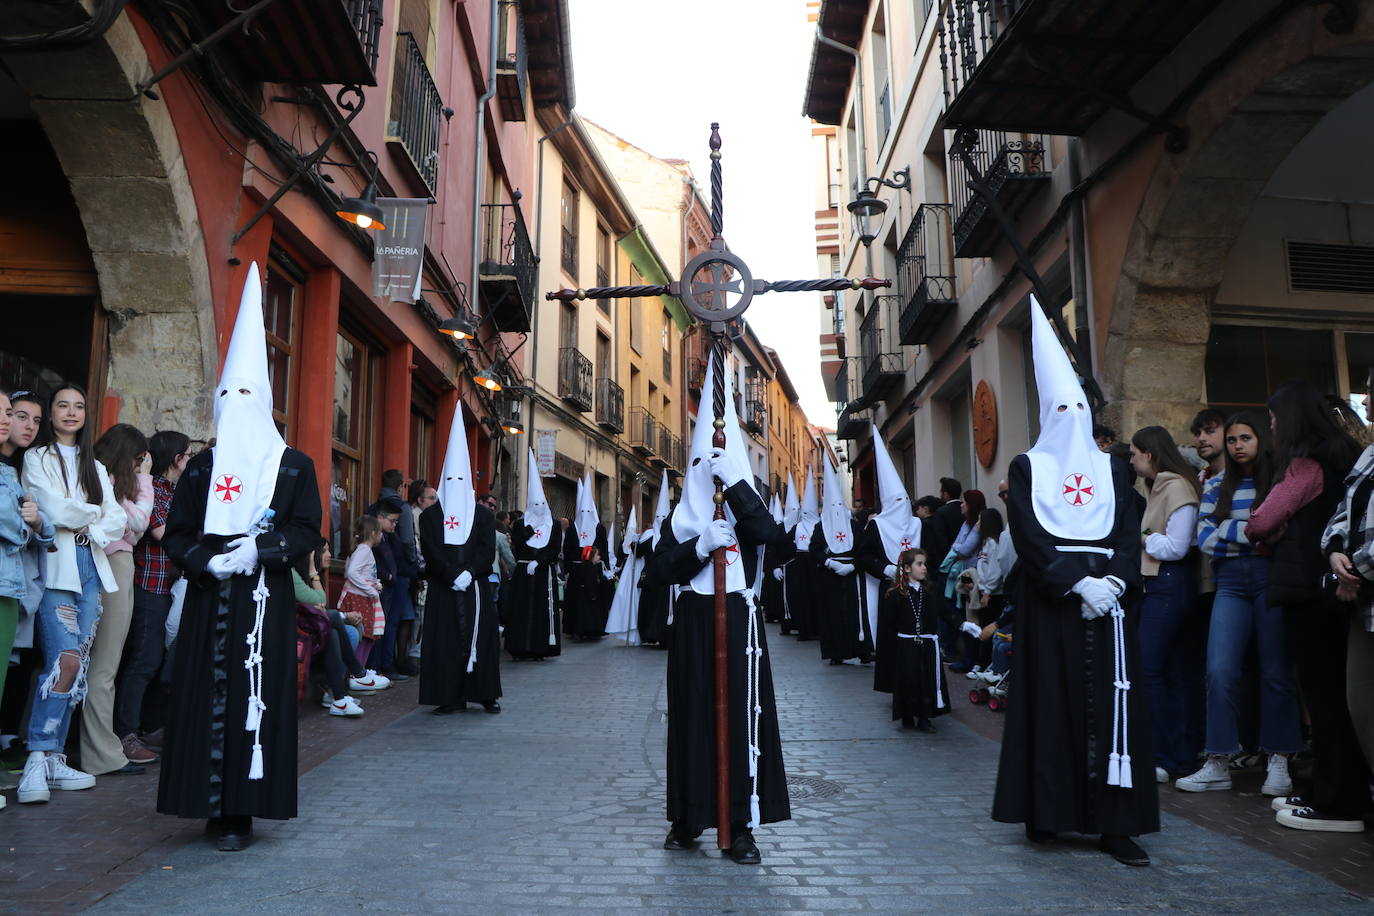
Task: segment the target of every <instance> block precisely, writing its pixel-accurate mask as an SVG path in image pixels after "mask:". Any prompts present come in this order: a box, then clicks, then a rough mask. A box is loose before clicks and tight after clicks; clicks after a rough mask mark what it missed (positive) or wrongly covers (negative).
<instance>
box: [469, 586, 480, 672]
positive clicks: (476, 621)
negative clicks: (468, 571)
mask: <svg viewBox="0 0 1374 916" xmlns="http://www.w3.org/2000/svg"><path fill="white" fill-rule="evenodd" d="M472 586H473V591H474V592H476V594H474V595H473V602H474V604H473V606H474V607H475V608H476V610H475V612H474V613H473V616H472V648H471V649H470V650H469V651H468V674H471V673H472V669H473V667H474V666H475V665H476V664H477V628H478V627H480V626H481V625H482V589H481V588H480V587H479V586H478V584H477V580H476V579H473V580H472Z"/></svg>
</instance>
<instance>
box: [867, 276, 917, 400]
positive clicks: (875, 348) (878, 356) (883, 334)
mask: <svg viewBox="0 0 1374 916" xmlns="http://www.w3.org/2000/svg"><path fill="white" fill-rule="evenodd" d="M898 298H899V297H898V296H874V297H873V304H872V305H871V306H870V307H869V310H868V314H867V315H865V316H864V320H863V323H862V324H861V325H860V326H859V353H860V355H861V357H862V359H863V373H864V374H863V396H864V399H865V400H868V401H873V400H875V399H877V398H881V397H882V396H884V395H885V394H887V393H888V392H889V391H890V390H892V388H893V386H894V385H897V384H899V383H900V382H901V381H902V379H903V378H904V377H905V376H906V360H905V359H904V358H903V354H902V343H901V341H900V340H899V339H898V335H897V310H898V308H899V303H898V301H897V300H898Z"/></svg>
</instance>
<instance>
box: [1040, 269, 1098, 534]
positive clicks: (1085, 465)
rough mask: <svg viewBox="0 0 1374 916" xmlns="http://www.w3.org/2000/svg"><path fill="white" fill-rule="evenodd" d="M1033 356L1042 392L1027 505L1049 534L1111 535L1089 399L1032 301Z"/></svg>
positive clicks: (1062, 349) (1057, 339)
mask: <svg viewBox="0 0 1374 916" xmlns="http://www.w3.org/2000/svg"><path fill="white" fill-rule="evenodd" d="M1030 310H1031V353H1032V355H1033V358H1034V361H1035V385H1036V388H1037V389H1038V390H1039V393H1040V436H1039V438H1037V439H1036V440H1035V445H1034V446H1033V447H1032V448H1031V450H1030V451H1028V452H1027V453H1026V457H1027V458H1028V459H1030V467H1031V506H1032V508H1033V509H1034V510H1035V518H1036V520H1037V521H1038V522H1039V523H1040V526H1041V527H1042V528H1044V529H1045V530H1046V531H1047V532H1049V533H1050V534H1051V535H1053V536H1055V537H1059V538H1065V539H1068V540H1076V541H1097V540H1101V539H1103V538H1105V537H1107V536H1108V535H1109V534H1111V531H1112V526H1113V524H1114V523H1115V520H1116V491H1115V487H1114V486H1113V484H1112V462H1111V456H1109V455H1107V454H1105V453H1103V452H1102V451H1100V450H1099V449H1098V447H1097V443H1096V442H1094V441H1093V417H1092V411H1091V410H1090V409H1089V408H1088V398H1087V396H1086V395H1084V393H1083V386H1082V385H1080V384H1079V382H1078V376H1077V374H1076V373H1075V372H1074V371H1073V365H1072V364H1071V363H1070V362H1069V357H1068V354H1066V353H1065V352H1064V347H1063V345H1062V344H1061V343H1060V342H1059V338H1058V336H1056V335H1055V333H1054V327H1053V326H1052V325H1051V324H1050V320H1049V318H1047V317H1046V316H1045V313H1044V311H1043V310H1042V309H1041V308H1040V303H1038V302H1037V301H1036V300H1035V297H1034V296H1032V297H1031V301H1030Z"/></svg>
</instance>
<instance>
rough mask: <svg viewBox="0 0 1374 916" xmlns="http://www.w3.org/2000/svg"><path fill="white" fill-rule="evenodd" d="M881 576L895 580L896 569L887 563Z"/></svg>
mask: <svg viewBox="0 0 1374 916" xmlns="http://www.w3.org/2000/svg"><path fill="white" fill-rule="evenodd" d="M883 575H884V576H886V577H887V578H889V579H895V578H897V567H896V566H894V565H893V564H891V563H889V564H887V565H886V566H884V567H883Z"/></svg>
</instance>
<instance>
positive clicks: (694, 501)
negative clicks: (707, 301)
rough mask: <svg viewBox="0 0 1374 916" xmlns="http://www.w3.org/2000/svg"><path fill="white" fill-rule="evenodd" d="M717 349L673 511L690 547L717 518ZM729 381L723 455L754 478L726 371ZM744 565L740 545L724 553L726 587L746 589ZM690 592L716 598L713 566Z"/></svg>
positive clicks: (677, 533)
mask: <svg viewBox="0 0 1374 916" xmlns="http://www.w3.org/2000/svg"><path fill="white" fill-rule="evenodd" d="M715 363H716V354H715V352H714V350H713V351H712V353H711V356H710V358H709V359H708V360H707V361H706V381H705V382H704V383H703V384H702V386H701V400H700V401H699V403H700V404H701V409H700V412H699V413H698V414H697V425H696V429H694V430H693V431H692V450H691V452H690V453H689V454H688V456H687V467H686V468H684V469H683V475H682V498H681V499H679V500H678V503H677V508H675V509H674V510H673V516H672V526H673V537H675V538H677V540H678V543H680V544H682V543H686V542H687V541H689V540H691V539H692V538H694V537H696V536H698V535H699V534H701V532H702V531H704V530H705V529H706V526H707V524H708V523H709V522H710V521H711V519H713V518H714V517H715V513H716V506H715V501H714V500H715V494H716V484H715V478H713V477H712V476H711V462H710V454H711V449H712V447H713V446H712V445H711V440H712V438H713V434H714V433H715V427H714V425H713V419H712V415H711V405H712V404H713V403H714V400H713V399H714V397H715ZM722 374H723V376H724V378H725V430H724V432H725V456H726V458H727V459H728V460H729V461H731V462H734V463H735V465H736V472H737V474H738V475H739V476H740V477H741V478H742V479H743V480H745V481H750V480H753V475H752V473H751V472H750V470H749V457H748V452H746V451H745V448H744V436H743V434H742V433H741V432H740V427H739V414H738V413H736V411H735V399H734V396H733V393H732V391H731V385H730V373H729V372H725V373H722ZM725 517H726V519H727V520H729V521H730V523H731V524H732V525H733V524H734V519H733V517H732V513H731V512H730V507H729V506H728V505H727V506H726V507H725ZM746 587H747V586H746V583H745V581H744V566H743V564H742V563H741V562H740V556H739V549H738V547H735V548H731V549H728V550H727V551H726V567H725V588H726V591H730V592H737V591H742V590H744V589H745V588H746ZM692 590H693V591H695V592H697V593H698V594H702V595H713V594H715V580H714V574H713V573H712V566H711V564H710V563H707V564H706V565H705V566H704V567H702V570H701V572H699V573H697V575H696V576H695V577H694V578H693V579H692Z"/></svg>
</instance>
